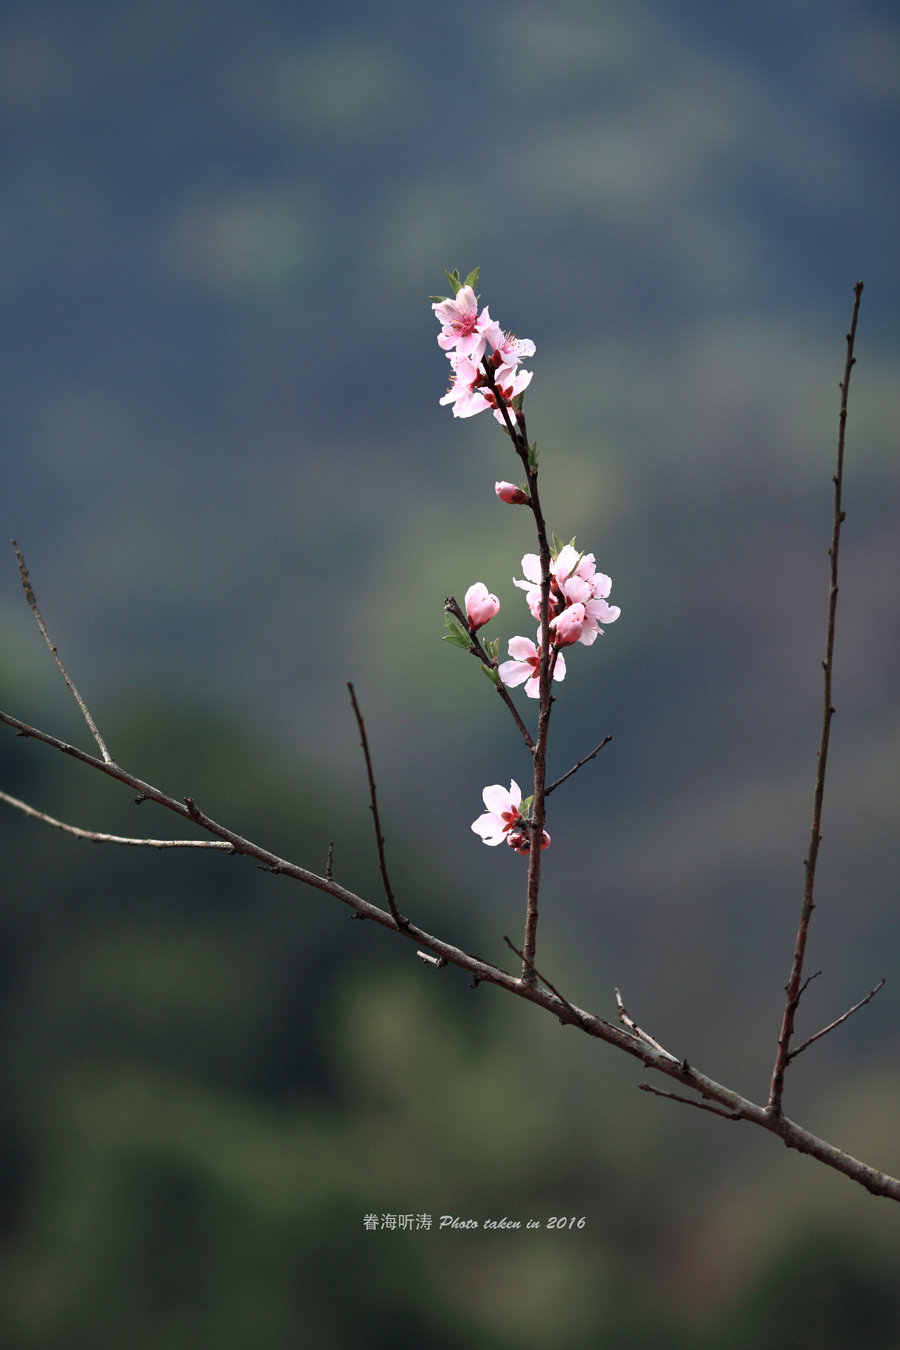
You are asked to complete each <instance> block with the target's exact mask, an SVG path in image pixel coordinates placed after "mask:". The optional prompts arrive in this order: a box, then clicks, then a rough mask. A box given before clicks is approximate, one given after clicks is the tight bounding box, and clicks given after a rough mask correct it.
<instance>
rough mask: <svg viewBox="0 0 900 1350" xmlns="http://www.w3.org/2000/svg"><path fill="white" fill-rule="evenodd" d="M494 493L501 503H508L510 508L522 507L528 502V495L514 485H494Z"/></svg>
mask: <svg viewBox="0 0 900 1350" xmlns="http://www.w3.org/2000/svg"><path fill="white" fill-rule="evenodd" d="M494 491H495V492H496V494H497V496H498V497H499V498H500V500H501V502H509V504H510V506H524V504H525V502H527V501H528V500H529V498H528V493H527V492H523V491H522V489H521V488H520V487H516V485H515V483H495V484H494Z"/></svg>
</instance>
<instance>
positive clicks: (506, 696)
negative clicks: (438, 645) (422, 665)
mask: <svg viewBox="0 0 900 1350" xmlns="http://www.w3.org/2000/svg"><path fill="white" fill-rule="evenodd" d="M444 609H445V610H446V611H447V613H448V614H452V615H453V617H454V619H456V621H457V622H458V623H459V624H460V625H461V626H462V627H463V628H464V629H465V630H466V632H467V633H468V635H469V651H470V652H471V653H472V655H473V656H477V657H478V659H479V661H480V662H481V664H482V665H483V666H485V668H486V669H487V670H496V668H497V663H496V662H495V661H492V660H491V658H490V657H489V656H488V654H487V652H486V651H485V650H484V648H483V647H482V645H481V643H480V642H479V641H478V638H477V637H476V636H475V634H474V633H473V632H472V629H471V628H470V627H469V620H468V619H467V617H466V615H465V614H464V613H463V611H462V608H461V606H460V603H459V601H458V600H457V599H456V596H455V595H448V596H447V599H446V600H445V601H444ZM494 688H495V689H496V690H497V693H498V694H499V695H500V697H501V698H502V699H503V702H504V703H505V704H506V706H507V708H508V709H509V711H510V712H511V713H512V719H513V721H514V722H515V724H516V726H517V727H518V729H519V734H520V736H521V737H522V740H523V741H524V742H525V744H526V745H527V746H528V749H529V750H530V751H531V752H532V753H534V737H533V736H532V734H531V732H530V731H529V730H528V728H527V727H526V725H525V723H524V722H523V721H522V719H521V717H520V716H519V710H518V708H517V707H516V705H515V704H514V703H513V701H512V697H511V696H510V692H509V690H508V689H507V687H506V685H505V684H504V683H503V681H502V680H501V679H500V677H499V675H498V676H497V679H496V683H495V684H494Z"/></svg>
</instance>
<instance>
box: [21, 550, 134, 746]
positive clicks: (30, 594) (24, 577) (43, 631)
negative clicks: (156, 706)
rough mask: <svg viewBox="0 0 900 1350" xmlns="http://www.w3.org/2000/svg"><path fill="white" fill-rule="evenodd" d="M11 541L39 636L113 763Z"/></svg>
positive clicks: (93, 732) (93, 734)
mask: <svg viewBox="0 0 900 1350" xmlns="http://www.w3.org/2000/svg"><path fill="white" fill-rule="evenodd" d="M11 542H12V546H13V548H14V549H15V551H16V557H17V558H18V560H19V575H20V576H21V578H22V589H23V590H24V592H25V599H26V600H27V601H28V607H29V609H30V610H31V612H32V614H33V615H34V621H35V623H36V624H37V626H38V628H39V629H40V630H41V636H42V637H43V639H44V641H45V642H46V644H47V646H48V647H49V648H50V653H51V655H52V657H53V660H54V661H55V662H56V665H57V667H58V669H59V673H60V675H61V676H62V677H63V679H64V680H65V682H66V684H67V685H68V686H69V692H70V693H71V695H72V697H73V698H74V700H75V702H76V703H77V704H78V706H79V708H80V709H81V715H82V717H83V718H84V720H85V722H87V724H88V728H89V730H90V733H91V735H92V736H93V738H94V740H95V741H96V743H97V748H98V749H99V751H100V754H101V755H102V756H103V758H104V759H105V760H106V763H107V764H113V763H114V762H115V761H114V760H113V757H112V755H111V754H110V753H109V751H108V750H107V748H106V744H105V742H104V740H103V737H102V736H101V735H100V732H99V731H98V730H97V724H96V723H95V721H94V719H93V717H91V714H90V711H89V709H88V706H87V704H86V703H85V701H84V699H83V698H82V697H81V695H80V694H79V692H78V690H77V689H76V688H75V685H74V683H73V681H72V679H71V677H70V676H69V672H68V671H67V670H66V668H65V666H64V665H63V663H62V661H61V660H60V656H59V652H58V651H57V650H56V647H55V646H54V645H53V643H52V642H51V640H50V634H49V633H48V632H47V626H46V624H45V623H44V620H43V617H42V616H41V611H40V610H39V609H38V602H37V599H36V598H35V594H34V591H33V590H32V587H31V578H30V577H29V575H28V568H27V567H26V566H25V559H24V558H23V556H22V550H21V549H20V548H19V545H18V544H17V543H16V541H15V539H13V540H12V541H11Z"/></svg>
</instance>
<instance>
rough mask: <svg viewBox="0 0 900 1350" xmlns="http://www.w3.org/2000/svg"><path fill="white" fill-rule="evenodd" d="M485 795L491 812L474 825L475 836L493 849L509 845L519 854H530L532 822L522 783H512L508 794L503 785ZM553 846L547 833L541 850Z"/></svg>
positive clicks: (494, 785)
mask: <svg viewBox="0 0 900 1350" xmlns="http://www.w3.org/2000/svg"><path fill="white" fill-rule="evenodd" d="M481 795H482V797H483V799H484V804H485V806H486V807H487V811H485V813H484V815H481V816H479V817H478V819H477V820H474V821H473V822H472V829H473V830H474V831H475V833H476V834H480V835H481V838H482V840H483V842H484V843H485V844H490V846H491V847H492V848H493V847H495V845H497V844H503V843H507V844H508V845H509V847H510V848H514V849H515V851H516V852H517V853H521V854H527V853H530V851H531V822H530V821H529V819H528V816H527V814H523V811H524V809H525V808H523V805H522V789H521V788H520V787H519V785H518V783H516V782H512V781H511V782H510V785H509V791H508V792H507V790H506V788H505V787H502V786H501V785H500V783H493V784H491V786H490V787H486V788H485V789H484V792H483V793H482V794H481ZM549 843H550V836H549V834H548V833H547V831H546V830H544V831H543V839H542V840H541V848H547V847H548V845H549Z"/></svg>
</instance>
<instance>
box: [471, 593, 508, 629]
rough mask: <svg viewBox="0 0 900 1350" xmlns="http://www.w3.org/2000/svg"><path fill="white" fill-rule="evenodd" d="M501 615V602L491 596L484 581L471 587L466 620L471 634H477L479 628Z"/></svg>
mask: <svg viewBox="0 0 900 1350" xmlns="http://www.w3.org/2000/svg"><path fill="white" fill-rule="evenodd" d="M499 613H500V601H499V600H498V599H497V597H496V595H491V593H490V591H489V590H488V588H487V586H485V584H484V582H483V581H476V582H475V583H474V585H472V586H470V587H469V589H468V590H467V591H466V618H467V619H468V620H469V631H470V632H471V633H477V631H478V629H479V628H483V627H484V625H485V624H486V623H490V621H491V619H493V618H494V616H495V615H497V614H499Z"/></svg>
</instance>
